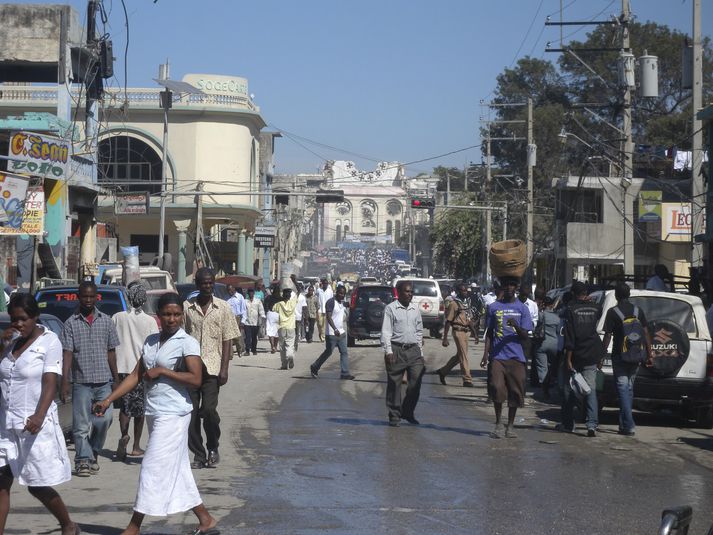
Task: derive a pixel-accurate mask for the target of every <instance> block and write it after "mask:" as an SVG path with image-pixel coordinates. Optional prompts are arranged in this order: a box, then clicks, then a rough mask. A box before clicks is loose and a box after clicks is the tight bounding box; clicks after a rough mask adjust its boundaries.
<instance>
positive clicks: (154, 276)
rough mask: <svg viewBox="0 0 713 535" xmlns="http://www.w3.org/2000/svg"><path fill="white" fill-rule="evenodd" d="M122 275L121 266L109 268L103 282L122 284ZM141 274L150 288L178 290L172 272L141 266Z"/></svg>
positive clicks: (105, 272) (103, 276) (104, 274)
mask: <svg viewBox="0 0 713 535" xmlns="http://www.w3.org/2000/svg"><path fill="white" fill-rule="evenodd" d="M121 276H122V269H121V268H113V269H107V270H105V271H104V273H103V275H102V278H101V284H121ZM139 276H140V277H141V281H142V282H143V283H144V284H145V285H146V288H147V289H148V290H174V291H175V290H176V284H175V283H174V282H173V277H171V274H170V273H169V272H168V271H164V270H162V269H159V268H158V267H156V266H140V267H139Z"/></svg>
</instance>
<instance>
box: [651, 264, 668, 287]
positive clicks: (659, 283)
mask: <svg viewBox="0 0 713 535" xmlns="http://www.w3.org/2000/svg"><path fill="white" fill-rule="evenodd" d="M670 282H671V274H670V273H669V272H668V268H667V267H666V266H664V265H663V264H656V265H655V266H654V275H653V277H651V278H649V280H647V281H646V289H647V290H652V291H655V292H668V291H669V288H668V287H667V286H666V283H669V284H670Z"/></svg>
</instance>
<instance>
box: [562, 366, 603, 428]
mask: <svg viewBox="0 0 713 535" xmlns="http://www.w3.org/2000/svg"><path fill="white" fill-rule="evenodd" d="M580 373H581V374H582V375H583V376H584V379H585V380H586V381H587V384H589V387H590V389H591V392H589V394H588V395H587V396H586V397H585V398H584V409H585V412H586V415H587V417H586V425H587V429H596V428H597V426H598V425H599V407H598V406H597V388H596V387H597V366H596V364H592V365H591V366H585V367H584V368H582V369H581V370H580ZM565 379H566V381H565V385H564V401H563V404H562V426H563V427H564V428H565V429H568V430H572V429H574V407H575V406H576V405H577V402H578V400H577V396H575V395H574V392H572V389H571V388H570V386H569V375H565Z"/></svg>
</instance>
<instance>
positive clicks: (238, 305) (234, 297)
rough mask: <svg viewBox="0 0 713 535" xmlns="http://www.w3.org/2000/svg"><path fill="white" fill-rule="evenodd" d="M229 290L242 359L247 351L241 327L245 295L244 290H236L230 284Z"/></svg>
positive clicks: (239, 354)
mask: <svg viewBox="0 0 713 535" xmlns="http://www.w3.org/2000/svg"><path fill="white" fill-rule="evenodd" d="M227 290H228V295H230V299H228V304H229V305H230V309H231V310H232V311H233V314H234V315H235V321H236V323H237V324H238V337H237V338H236V339H235V345H236V347H237V350H238V357H240V356H242V354H243V351H245V345H244V344H243V333H242V325H241V324H242V321H243V317H245V297H243V294H242V293H241V292H242V290H240V289H238V290H236V289H235V287H234V286H233V285H232V284H228V286H227Z"/></svg>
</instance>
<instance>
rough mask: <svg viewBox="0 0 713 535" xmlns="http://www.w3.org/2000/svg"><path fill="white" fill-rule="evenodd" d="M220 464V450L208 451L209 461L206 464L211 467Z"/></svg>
mask: <svg viewBox="0 0 713 535" xmlns="http://www.w3.org/2000/svg"><path fill="white" fill-rule="evenodd" d="M219 462H220V454H219V453H218V450H208V460H207V461H206V464H207V465H208V466H209V467H212V466H215V465H216V464H218V463H219Z"/></svg>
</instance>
